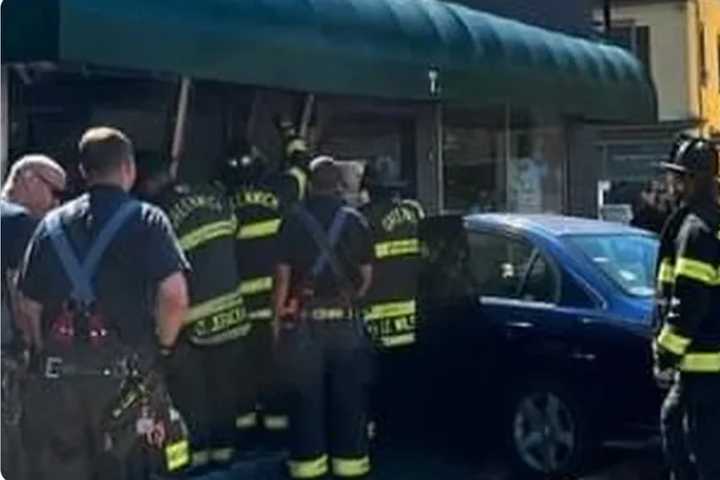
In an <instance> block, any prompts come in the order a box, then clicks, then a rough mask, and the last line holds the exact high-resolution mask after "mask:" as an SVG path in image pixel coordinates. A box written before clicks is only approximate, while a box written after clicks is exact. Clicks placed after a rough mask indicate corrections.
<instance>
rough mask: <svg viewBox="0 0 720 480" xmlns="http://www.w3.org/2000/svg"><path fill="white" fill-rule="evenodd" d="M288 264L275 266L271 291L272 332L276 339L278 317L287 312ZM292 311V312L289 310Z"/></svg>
mask: <svg viewBox="0 0 720 480" xmlns="http://www.w3.org/2000/svg"><path fill="white" fill-rule="evenodd" d="M291 273H292V271H291V269H290V265H287V264H285V263H280V264H278V266H277V267H275V282H274V285H275V288H274V291H273V312H274V316H273V334H274V338H275V339H276V340H277V337H278V334H279V333H280V319H282V318H283V317H284V316H286V315H287V314H288V300H289V297H290V276H291ZM291 313H292V312H291Z"/></svg>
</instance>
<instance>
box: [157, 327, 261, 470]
mask: <svg viewBox="0 0 720 480" xmlns="http://www.w3.org/2000/svg"><path fill="white" fill-rule="evenodd" d="M244 342H245V340H244V339H240V340H235V341H231V342H227V343H225V344H222V345H214V346H202V347H198V346H194V345H191V344H190V343H188V342H183V343H181V344H180V345H179V346H178V347H177V350H176V351H175V352H174V353H173V357H172V358H171V359H170V360H169V362H168V372H167V382H168V390H169V392H170V396H171V397H172V399H173V402H174V403H175V406H176V407H177V409H178V410H179V411H180V413H181V414H182V416H183V418H184V419H185V422H186V423H187V426H188V430H189V431H190V444H191V450H192V464H193V466H195V467H201V466H204V465H206V464H207V463H208V462H211V461H212V462H217V463H227V462H229V461H231V460H232V458H233V457H234V455H235V453H236V445H237V443H238V439H237V433H236V429H235V420H236V412H237V411H238V409H244V410H245V411H248V412H252V410H253V409H254V402H255V394H254V392H253V391H252V382H250V381H249V378H248V374H247V373H246V372H247V371H248V369H249V367H250V366H249V365H248V364H249V363H250V362H249V359H248V355H247V346H246V345H245V343H244Z"/></svg>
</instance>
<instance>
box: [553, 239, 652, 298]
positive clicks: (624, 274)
mask: <svg viewBox="0 0 720 480" xmlns="http://www.w3.org/2000/svg"><path fill="white" fill-rule="evenodd" d="M566 239H567V240H568V241H569V242H570V243H571V244H573V245H575V246H576V247H578V248H579V249H580V250H581V251H582V253H583V254H584V255H585V256H587V257H588V258H589V259H590V260H591V261H592V263H593V264H594V265H595V266H597V267H598V268H599V269H600V270H601V271H602V272H603V273H604V274H605V275H607V276H608V277H609V278H610V279H611V280H612V281H613V282H614V283H615V284H616V285H617V286H619V287H620V288H621V289H622V290H623V291H624V292H625V293H627V294H629V295H633V296H637V297H651V296H653V295H654V294H655V261H656V258H657V250H658V241H657V239H656V238H655V237H652V236H649V235H638V234H629V235H569V236H567V237H566Z"/></svg>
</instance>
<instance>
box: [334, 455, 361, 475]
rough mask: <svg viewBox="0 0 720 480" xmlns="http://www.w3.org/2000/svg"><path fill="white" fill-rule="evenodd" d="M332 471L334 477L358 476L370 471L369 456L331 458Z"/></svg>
mask: <svg viewBox="0 0 720 480" xmlns="http://www.w3.org/2000/svg"><path fill="white" fill-rule="evenodd" d="M332 472H333V475H335V476H336V477H359V476H362V475H367V474H368V473H370V457H368V456H367V455H365V456H364V457H360V458H333V459H332Z"/></svg>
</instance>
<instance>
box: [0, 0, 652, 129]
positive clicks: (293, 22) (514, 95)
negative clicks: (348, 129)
mask: <svg viewBox="0 0 720 480" xmlns="http://www.w3.org/2000/svg"><path fill="white" fill-rule="evenodd" d="M2 35H3V38H2V40H3V42H2V44H3V51H2V54H3V61H5V62H13V61H22V62H27V61H52V62H70V63H81V64H91V65H98V66H106V67H116V68H128V69H138V70H151V71H157V72H168V73H173V74H183V75H189V76H192V77H195V78H204V79H217V80H224V81H230V82H237V83H242V84H248V85H258V86H267V87H275V88H284V89H292V90H301V91H312V92H318V93H328V94H341V95H362V96H372V97H388V98H397V99H412V100H432V99H433V98H440V99H441V100H443V101H444V102H447V103H451V104H458V105H467V106H474V105H486V104H493V103H494V104H499V103H508V104H510V105H512V106H528V107H529V106H533V107H534V106H539V107H543V106H550V107H552V108H554V109H556V110H557V111H559V112H560V113H563V114H567V115H573V116H578V117H582V118H585V119H588V120H598V121H628V122H644V121H653V120H654V119H655V114H656V95H655V91H654V88H653V85H652V82H651V81H650V80H649V78H648V76H647V74H646V72H645V70H644V68H643V66H642V65H641V64H640V62H638V60H637V59H636V58H635V57H633V56H632V55H631V54H629V53H627V52H626V51H624V50H622V49H620V48H617V47H613V46H609V45H605V44H600V43H597V42H593V41H589V40H585V39H581V38H576V37H572V36H568V35H564V34H560V33H554V32H550V31H547V30H544V29H542V28H537V27H532V26H529V25H526V24H523V23H520V22H516V21H512V20H507V19H504V18H500V17H497V16H494V15H490V14H486V13H483V12H479V11H475V10H472V9H469V8H466V7H463V6H459V5H455V4H450V3H443V2H440V1H438V0H412V1H408V0H372V1H369V0H122V1H119V0H103V1H98V0H5V1H4V2H3V3H2ZM431 71H437V72H438V79H437V80H438V81H437V85H439V87H440V90H439V91H438V92H437V94H436V95H433V93H432V92H431V83H432V82H431V80H430V76H431Z"/></svg>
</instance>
